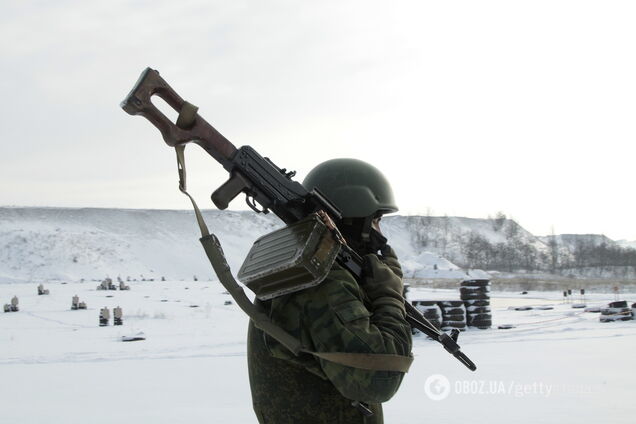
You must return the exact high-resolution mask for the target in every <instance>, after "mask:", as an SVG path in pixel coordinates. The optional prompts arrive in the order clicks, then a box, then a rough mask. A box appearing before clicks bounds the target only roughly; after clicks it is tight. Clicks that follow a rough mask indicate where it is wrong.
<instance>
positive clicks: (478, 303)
mask: <svg viewBox="0 0 636 424" xmlns="http://www.w3.org/2000/svg"><path fill="white" fill-rule="evenodd" d="M464 305H466V307H467V308H470V307H471V306H490V299H488V300H482V299H474V300H466V301H464Z"/></svg>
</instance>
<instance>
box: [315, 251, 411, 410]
mask: <svg viewBox="0 0 636 424" xmlns="http://www.w3.org/2000/svg"><path fill="white" fill-rule="evenodd" d="M376 265H377V264H376ZM398 266H399V265H398ZM381 269H382V270H384V271H388V272H389V273H390V274H386V275H384V276H382V275H378V276H376V277H377V278H376V280H378V281H376V283H378V284H377V287H376V288H375V289H374V290H372V293H371V296H369V297H370V300H371V304H370V305H369V306H368V307H367V306H365V303H364V301H363V299H364V292H363V290H362V289H361V288H360V287H359V285H358V283H357V282H356V281H355V280H354V279H353V277H352V276H351V274H349V273H348V272H347V271H345V270H344V269H342V268H339V267H337V268H336V269H334V270H333V271H332V272H331V273H330V275H329V277H328V278H327V280H326V281H325V282H323V283H322V284H321V285H320V286H318V287H316V289H317V290H315V291H314V294H313V295H312V296H311V297H310V298H309V299H308V301H307V303H306V304H305V306H306V309H305V316H306V317H308V319H309V326H310V337H311V339H312V343H313V344H314V347H315V349H316V350H318V351H322V352H358V353H380V354H395V355H403V356H408V355H409V354H410V352H411V331H410V325H409V324H408V323H407V322H406V320H405V312H404V300H403V299H402V298H401V292H400V293H397V291H396V290H395V288H391V284H385V283H386V282H385V281H379V280H381V279H382V278H387V277H388V278H395V275H393V273H392V272H391V271H390V269H389V268H388V267H387V266H386V265H385V264H383V263H381ZM391 275H393V277H391ZM400 284H401V281H400ZM394 286H395V284H394ZM320 366H321V368H322V370H323V372H324V373H325V375H326V376H327V378H328V379H329V380H330V381H331V382H332V383H333V384H334V386H335V387H336V388H337V389H338V391H339V392H340V393H341V394H342V395H343V396H344V397H346V398H349V399H353V400H359V401H363V402H368V403H381V402H385V401H387V400H389V399H390V398H391V397H392V396H393V395H394V394H395V392H396V391H397V389H398V388H399V386H400V384H401V382H402V377H403V375H404V374H403V373H400V372H389V371H369V370H363V369H359V368H351V367H347V366H343V365H338V364H336V363H333V362H329V361H325V360H320Z"/></svg>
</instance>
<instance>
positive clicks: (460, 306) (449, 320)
mask: <svg viewBox="0 0 636 424" xmlns="http://www.w3.org/2000/svg"><path fill="white" fill-rule="evenodd" d="M437 304H438V306H439V308H440V310H441V311H442V331H450V330H452V329H454V328H456V329H458V330H460V331H465V330H466V308H465V307H464V301H463V300H441V301H439V302H437Z"/></svg>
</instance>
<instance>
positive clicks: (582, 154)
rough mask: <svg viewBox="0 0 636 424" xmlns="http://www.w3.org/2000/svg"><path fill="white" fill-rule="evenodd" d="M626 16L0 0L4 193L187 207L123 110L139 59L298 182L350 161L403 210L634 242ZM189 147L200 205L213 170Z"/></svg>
mask: <svg viewBox="0 0 636 424" xmlns="http://www.w3.org/2000/svg"><path fill="white" fill-rule="evenodd" d="M634 22H636V6H635V3H634V2H632V1H609V0H604V1H582V0H576V1H558V0H550V1H537V0H534V1H510V0H505V1H474V0H472V1H391V2H388V1H369V0H366V1H343V0H340V1H324V0H323V1H313V2H310V1H304V2H301V1H292V0H290V1H256V0H254V1H235V0H233V1H187V0H180V1H174V0H170V1H158V0H153V1H113V0H110V1H108V2H105V1H99V2H98V1H86V0H84V1H24V0H22V1H9V0H0V93H1V94H2V98H1V103H0V205H25V206H29V205H33V206H73V207H84V206H92V207H122V208H175V209H186V208H189V207H190V205H189V202H188V200H187V198H185V197H184V196H183V195H182V194H181V193H179V191H178V190H177V177H176V169H175V160H174V152H173V150H172V149H170V148H168V147H167V146H166V145H165V144H164V143H163V140H162V139H161V137H160V134H159V132H158V131H157V130H156V129H155V128H154V127H152V126H151V125H150V123H149V122H148V121H146V120H145V119H143V118H141V117H131V116H129V115H127V114H126V113H124V112H123V111H122V110H121V109H120V108H119V102H120V101H121V100H122V99H123V98H124V97H125V95H126V94H127V93H128V91H129V90H130V89H131V88H132V86H133V85H134V83H135V81H136V80H137V78H138V76H139V74H140V72H141V71H142V70H143V69H144V68H145V67H147V66H150V67H152V68H154V69H158V70H159V71H160V72H161V74H162V76H163V77H164V78H165V79H166V80H167V81H168V82H169V83H170V84H171V85H172V86H173V87H174V88H175V89H176V90H177V91H178V92H179V93H180V94H181V95H182V96H183V97H184V98H186V99H188V100H189V101H190V102H192V103H194V104H196V105H198V106H199V108H200V109H199V113H200V114H201V115H202V116H203V117H204V118H205V119H206V120H207V121H208V122H210V123H211V124H212V125H214V126H215V127H216V128H217V129H218V130H219V131H220V132H221V133H222V134H224V135H225V136H226V137H227V138H228V139H230V140H231V141H232V142H233V143H234V144H235V145H236V146H240V145H245V144H249V145H251V146H253V147H254V148H256V149H257V150H258V151H259V152H260V153H262V154H263V155H265V156H269V157H270V158H271V159H272V160H273V161H274V162H275V163H276V164H278V165H279V166H281V167H284V168H288V169H296V170H297V171H298V178H299V179H301V180H302V178H303V177H304V176H305V175H306V174H307V172H308V171H309V170H310V169H311V168H312V167H313V166H314V165H316V164H318V163H319V162H322V161H324V160H327V159H330V158H334V157H356V158H359V159H363V160H366V161H368V162H371V163H373V164H374V165H376V166H377V167H378V168H380V169H381V170H382V171H383V172H384V173H385V174H386V175H387V177H388V178H389V179H390V181H391V183H392V185H393V187H394V191H395V192H396V197H397V201H398V203H399V205H400V208H401V211H400V213H402V214H425V213H427V212H430V213H432V214H434V215H443V214H448V215H451V216H452V215H458V216H469V217H475V218H484V217H487V216H488V215H495V214H496V213H497V212H498V211H503V212H504V213H506V214H507V215H508V216H509V217H513V218H514V219H515V220H517V221H518V222H519V223H520V224H521V225H522V226H524V227H525V228H527V229H528V230H529V231H531V232H533V233H535V234H538V235H545V234H549V233H550V232H551V230H552V228H554V231H555V232H556V233H603V234H606V235H607V236H609V237H611V238H614V239H621V238H627V239H631V240H636V223H635V221H634V216H635V215H636V213H635V206H636V201H635V200H634V199H635V196H636V190H635V185H636V184H635V181H634V155H633V152H634V150H635V149H634V148H633V145H634V143H635V142H636V125H635V122H636V121H635V119H634V118H635V112H636V54H635V53H636V25H634ZM187 154H188V159H189V168H190V169H189V177H190V184H189V185H190V188H191V191H192V192H193V194H194V195H195V196H196V197H197V198H198V199H199V202H200V204H201V206H203V207H206V208H207V207H212V204H211V202H210V201H209V194H210V193H211V192H212V191H213V190H214V189H215V188H216V187H217V186H219V185H220V184H221V183H223V182H224V181H225V179H226V175H225V172H224V171H223V170H222V169H221V167H220V166H219V165H217V164H216V162H214V161H213V159H212V158H211V157H209V156H207V155H206V154H205V153H204V152H203V151H202V150H201V149H199V148H198V147H197V146H193V147H191V148H189V149H188V150H187ZM243 205H244V203H243V200H235V202H234V203H233V204H232V205H231V207H232V208H234V209H239V208H243ZM212 225H213V224H212Z"/></svg>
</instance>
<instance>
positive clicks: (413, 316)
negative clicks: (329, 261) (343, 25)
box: [121, 68, 477, 371]
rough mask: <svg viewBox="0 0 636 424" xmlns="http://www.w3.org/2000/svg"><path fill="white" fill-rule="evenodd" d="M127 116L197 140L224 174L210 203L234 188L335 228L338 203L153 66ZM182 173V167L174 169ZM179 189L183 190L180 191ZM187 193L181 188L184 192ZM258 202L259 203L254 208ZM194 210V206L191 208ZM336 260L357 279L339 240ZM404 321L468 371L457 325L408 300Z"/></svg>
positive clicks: (170, 137)
mask: <svg viewBox="0 0 636 424" xmlns="http://www.w3.org/2000/svg"><path fill="white" fill-rule="evenodd" d="M154 95H157V96H159V97H160V98H162V99H163V100H164V101H165V102H166V103H168V105H170V106H171V107H172V108H173V109H174V110H175V111H177V112H178V113H179V117H178V119H177V122H176V123H173V122H172V121H170V120H169V119H168V118H167V117H166V116H165V115H164V114H163V113H162V112H161V111H160V110H159V109H158V108H157V107H156V106H155V105H153V103H152V102H151V98H152V96H154ZM121 107H122V109H124V110H125V111H126V112H127V113H129V114H130V115H141V116H143V117H144V118H146V119H148V120H149V121H150V122H151V123H152V124H153V125H154V126H155V127H157V129H159V131H160V132H161V135H162V136H163V139H164V141H165V142H166V144H168V145H169V146H171V147H178V146H182V145H185V144H186V143H190V142H192V143H195V144H198V145H199V146H201V147H202V148H203V150H205V151H206V152H207V153H209V154H210V156H212V157H213V158H214V159H215V160H216V161H217V162H219V163H220V164H221V165H223V168H225V169H226V170H227V171H228V172H229V174H230V178H229V180H228V181H227V182H225V183H224V184H223V185H221V186H220V187H219V188H218V189H217V190H216V191H214V193H212V202H213V203H214V204H215V205H216V207H218V208H219V209H226V208H227V207H228V204H229V203H230V201H232V199H234V198H235V197H236V196H238V195H239V194H240V193H244V194H245V195H246V203H247V205H248V206H249V207H250V208H251V209H253V210H254V211H255V212H257V213H269V212H270V211H271V212H273V213H274V214H275V215H276V216H278V217H279V218H280V219H281V220H282V221H283V222H284V223H285V224H293V223H296V222H298V221H300V220H302V219H303V218H305V217H307V216H309V215H310V214H312V213H320V214H321V215H322V216H324V214H326V215H328V217H329V218H331V220H333V221H334V222H335V225H336V227H337V225H338V223H339V221H340V220H341V218H342V216H341V213H340V211H339V210H338V208H337V207H336V206H335V205H334V204H333V203H332V202H331V201H330V200H329V199H328V198H327V197H326V196H325V195H323V194H322V193H321V192H320V190H318V189H316V188H310V190H307V188H306V187H303V186H302V185H301V184H300V183H298V182H297V181H294V180H293V177H294V175H295V174H296V173H295V172H294V171H287V170H286V169H285V168H282V169H281V168H279V167H278V166H276V165H275V164H274V163H273V162H272V161H270V160H269V159H268V158H266V157H262V156H261V155H260V154H258V152H256V150H254V149H253V148H252V147H250V146H242V147H240V148H238V149H237V148H236V147H235V146H234V145H233V144H232V143H231V142H230V141H229V140H228V139H226V138H225V137H224V136H223V135H221V134H220V133H219V132H218V131H217V130H216V129H214V127H212V125H210V124H209V123H208V122H207V121H206V120H205V119H203V118H202V117H201V116H200V115H199V114H197V110H198V108H197V107H196V106H194V105H192V104H190V103H188V102H186V101H185V100H183V99H182V98H181V97H180V96H179V95H178V94H177V93H176V92H175V91H174V90H173V89H172V87H170V85H168V83H167V82H166V81H165V80H164V79H163V78H162V77H161V76H160V75H159V72H157V71H156V70H154V69H150V68H146V69H145V70H144V71H143V72H142V74H141V76H140V77H139V80H138V81H137V83H136V84H135V86H134V87H133V89H132V91H131V92H130V93H129V94H128V96H126V98H125V99H124V100H123V101H122V102H121ZM180 171H181V172H182V173H183V172H184V170H182V169H180ZM184 192H185V191H184ZM186 194H187V193H186ZM259 206H260V207H259ZM195 209H196V207H195ZM336 261H337V262H338V263H339V264H340V265H342V266H343V267H344V268H346V269H347V270H348V271H349V272H351V274H352V275H353V276H354V277H355V278H356V279H358V280H360V279H361V278H362V262H363V260H362V258H361V257H360V255H358V254H357V253H356V252H355V251H354V250H353V249H351V248H350V247H349V246H347V245H346V244H343V245H342V248H341V249H340V251H339V253H338V256H337V258H336ZM405 307H406V313H407V321H408V322H409V324H410V325H411V326H412V327H414V328H417V329H418V330H420V331H421V332H423V333H424V334H426V335H427V336H429V337H430V338H432V339H433V340H436V341H437V342H439V343H441V344H442V346H443V347H444V349H446V350H447V351H448V352H449V353H450V354H452V355H453V356H455V358H457V359H458V360H459V361H460V362H461V363H463V364H464V365H465V366H466V367H468V368H469V369H470V370H471V371H474V370H475V369H476V368H477V367H476V366H475V364H474V363H473V362H472V361H471V360H470V359H469V358H468V357H467V356H466V355H465V354H464V353H462V352H461V350H460V347H459V345H458V344H457V337H458V335H459V331H458V330H453V331H452V332H451V334H450V335H448V334H446V333H444V332H442V331H440V330H438V329H437V328H435V327H434V326H433V325H432V324H431V323H430V322H429V321H428V320H427V319H426V318H425V317H424V316H422V314H421V313H420V312H419V311H418V310H417V309H415V307H413V306H412V305H411V304H410V303H409V302H405Z"/></svg>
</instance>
